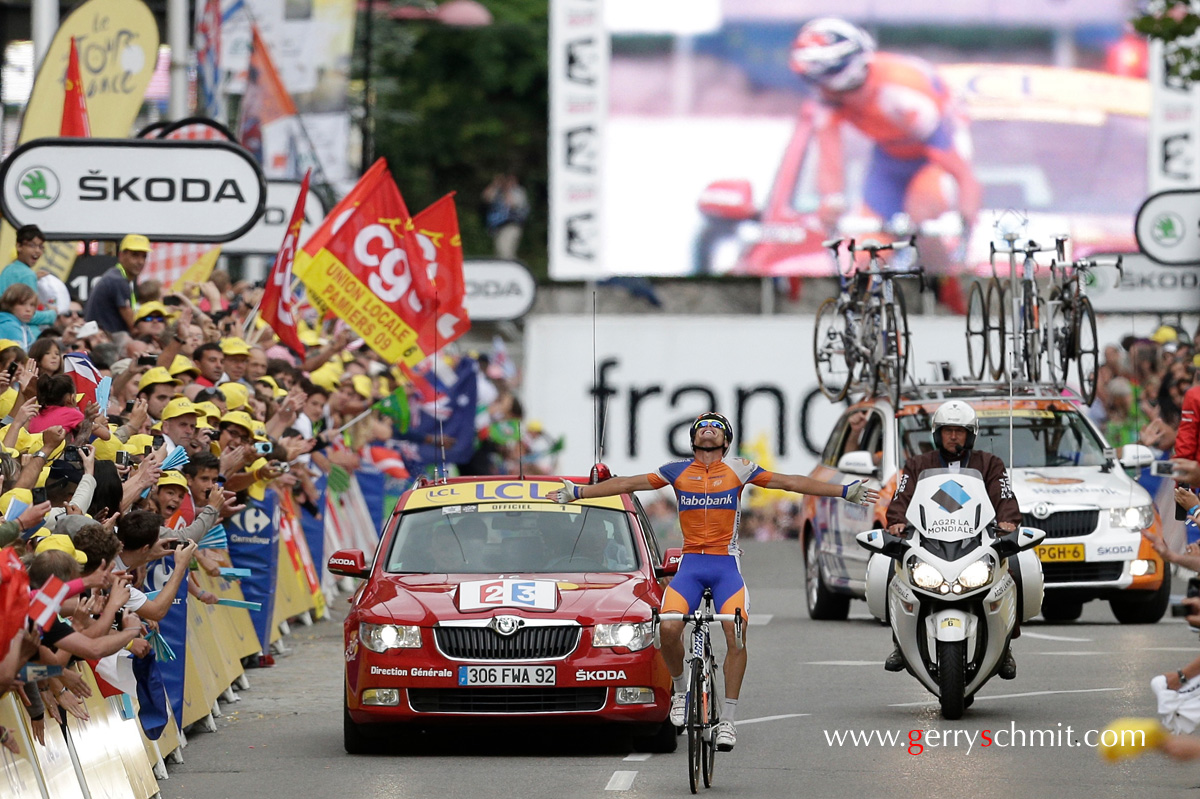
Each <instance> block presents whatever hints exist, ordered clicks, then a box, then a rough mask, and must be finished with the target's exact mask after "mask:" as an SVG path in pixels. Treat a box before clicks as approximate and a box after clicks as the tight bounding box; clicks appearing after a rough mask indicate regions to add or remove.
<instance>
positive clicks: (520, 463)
mask: <svg viewBox="0 0 1200 799" xmlns="http://www.w3.org/2000/svg"><path fill="white" fill-rule="evenodd" d="M524 443H525V437H524V436H523V435H522V434H521V417H520V416H518V417H517V478H518V479H520V480H524V479H525V452H524V450H523V448H522V444H524Z"/></svg>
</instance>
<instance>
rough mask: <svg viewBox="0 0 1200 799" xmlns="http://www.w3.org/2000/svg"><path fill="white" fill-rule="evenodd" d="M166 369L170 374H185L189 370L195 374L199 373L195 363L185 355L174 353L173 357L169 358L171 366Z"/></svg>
mask: <svg viewBox="0 0 1200 799" xmlns="http://www.w3.org/2000/svg"><path fill="white" fill-rule="evenodd" d="M168 371H169V372H170V373H171V374H172V376H174V375H183V374H187V373H188V372H191V373H192V374H194V375H196V376H199V375H200V370H199V369H197V368H196V364H194V363H192V359H191V358H189V357H187V356H186V355H176V356H175V357H174V359H172V360H171V366H170V368H169V369H168Z"/></svg>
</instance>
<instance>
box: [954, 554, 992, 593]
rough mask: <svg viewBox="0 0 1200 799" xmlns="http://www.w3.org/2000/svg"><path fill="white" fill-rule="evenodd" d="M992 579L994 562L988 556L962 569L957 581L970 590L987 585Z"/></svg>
mask: <svg viewBox="0 0 1200 799" xmlns="http://www.w3.org/2000/svg"><path fill="white" fill-rule="evenodd" d="M991 581H992V562H991V560H990V559H988V558H982V559H980V560H977V561H975V562H974V563H972V564H971V565H970V566H968V567H967V568H965V569H963V570H962V574H960V575H958V580H956V582H957V583H958V584H959V585H961V586H962V587H963V588H966V589H968V590H970V589H974V588H979V587H981V586H985V585H987V584H988V583H990V582H991Z"/></svg>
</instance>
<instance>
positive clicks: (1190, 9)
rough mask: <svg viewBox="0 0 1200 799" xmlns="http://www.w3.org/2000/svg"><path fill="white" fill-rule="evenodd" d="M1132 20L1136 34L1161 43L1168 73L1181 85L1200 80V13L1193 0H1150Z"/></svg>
mask: <svg viewBox="0 0 1200 799" xmlns="http://www.w3.org/2000/svg"><path fill="white" fill-rule="evenodd" d="M1132 23H1133V28H1134V30H1136V31H1137V32H1138V33H1141V34H1144V35H1146V36H1148V37H1149V38H1151V39H1158V40H1160V41H1162V42H1163V44H1164V47H1163V59H1164V61H1165V62H1166V67H1167V74H1169V75H1170V76H1171V77H1173V78H1175V79H1177V80H1178V81H1179V82H1180V83H1182V84H1191V83H1194V82H1195V81H1196V80H1198V79H1200V41H1197V37H1196V32H1197V30H1200V14H1197V4H1196V3H1195V2H1193V0H1149V2H1146V3H1145V4H1144V5H1142V6H1141V13H1140V14H1139V15H1138V16H1136V17H1134V18H1133V20H1132Z"/></svg>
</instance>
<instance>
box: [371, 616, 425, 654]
mask: <svg viewBox="0 0 1200 799" xmlns="http://www.w3.org/2000/svg"><path fill="white" fill-rule="evenodd" d="M358 640H360V641H362V645H363V646H365V647H366V648H367V649H370V650H371V651H372V652H386V651H388V650H389V649H420V648H421V628H420V627H412V626H406V625H399V624H366V623H362V624H359V625H358Z"/></svg>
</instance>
